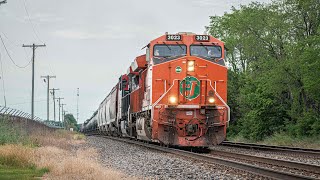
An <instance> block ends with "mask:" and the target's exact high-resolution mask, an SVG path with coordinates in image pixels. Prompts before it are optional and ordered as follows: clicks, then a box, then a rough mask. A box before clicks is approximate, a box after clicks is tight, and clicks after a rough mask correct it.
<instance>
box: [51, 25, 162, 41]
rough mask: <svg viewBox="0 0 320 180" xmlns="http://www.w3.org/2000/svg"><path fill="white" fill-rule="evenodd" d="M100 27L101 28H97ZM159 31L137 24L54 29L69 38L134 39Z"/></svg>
mask: <svg viewBox="0 0 320 180" xmlns="http://www.w3.org/2000/svg"><path fill="white" fill-rule="evenodd" d="M95 29H99V30H95ZM155 33H157V32H156V31H155V30H153V29H152V28H151V29H150V27H142V26H137V25H107V26H103V27H92V28H91V29H83V28H82V29H81V28H72V29H63V30H57V31H54V32H53V34H54V35H55V36H57V37H62V38H68V39H79V40H85V39H132V38H134V37H136V36H138V35H152V34H155Z"/></svg>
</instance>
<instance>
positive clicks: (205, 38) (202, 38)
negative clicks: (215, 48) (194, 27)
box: [195, 35, 210, 41]
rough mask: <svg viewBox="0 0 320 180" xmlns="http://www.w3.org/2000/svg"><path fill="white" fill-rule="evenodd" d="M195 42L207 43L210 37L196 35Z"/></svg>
mask: <svg viewBox="0 0 320 180" xmlns="http://www.w3.org/2000/svg"><path fill="white" fill-rule="evenodd" d="M195 38H196V40H197V41H209V40H210V37H209V36H208V35H196V37H195Z"/></svg>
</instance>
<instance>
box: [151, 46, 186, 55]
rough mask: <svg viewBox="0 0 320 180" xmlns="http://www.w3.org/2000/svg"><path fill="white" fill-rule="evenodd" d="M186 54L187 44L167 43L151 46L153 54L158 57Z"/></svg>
mask: <svg viewBox="0 0 320 180" xmlns="http://www.w3.org/2000/svg"><path fill="white" fill-rule="evenodd" d="M186 54H187V46H186V45H183V44H179V45H178V44H177V45H169V44H158V45H155V46H154V48H153V56H158V57H171V56H182V55H186Z"/></svg>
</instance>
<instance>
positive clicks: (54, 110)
mask: <svg viewBox="0 0 320 180" xmlns="http://www.w3.org/2000/svg"><path fill="white" fill-rule="evenodd" d="M49 90H51V91H52V92H51V94H52V97H53V120H54V121H56V101H55V99H56V97H55V94H56V91H58V90H59V89H55V88H52V89H49Z"/></svg>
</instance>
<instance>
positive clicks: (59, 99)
mask: <svg viewBox="0 0 320 180" xmlns="http://www.w3.org/2000/svg"><path fill="white" fill-rule="evenodd" d="M56 99H57V100H58V101H59V122H61V121H60V107H61V99H64V98H60V97H59V98H56Z"/></svg>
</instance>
